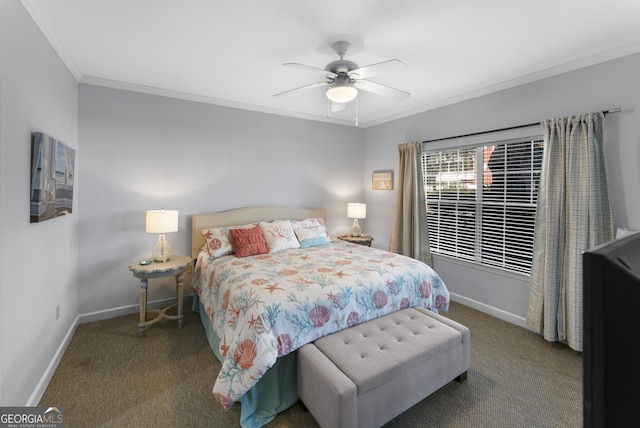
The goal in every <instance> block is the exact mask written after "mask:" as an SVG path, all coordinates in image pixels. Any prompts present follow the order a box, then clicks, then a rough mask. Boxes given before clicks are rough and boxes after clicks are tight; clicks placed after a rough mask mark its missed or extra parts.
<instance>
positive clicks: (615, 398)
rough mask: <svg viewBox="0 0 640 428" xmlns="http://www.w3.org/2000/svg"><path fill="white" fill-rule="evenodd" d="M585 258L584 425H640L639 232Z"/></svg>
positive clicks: (584, 255) (613, 242)
mask: <svg viewBox="0 0 640 428" xmlns="http://www.w3.org/2000/svg"><path fill="white" fill-rule="evenodd" d="M582 261H583V285H584V288H583V291H584V310H583V315H584V342H583V360H582V362H583V394H584V395H583V411H584V426H585V427H589V428H591V427H598V428H599V427H624V426H630V425H629V423H640V367H639V365H640V364H639V363H640V354H639V353H638V352H637V350H636V349H637V347H638V344H639V343H640V233H635V234H632V235H629V236H627V237H625V238H622V239H617V240H614V241H611V242H608V243H606V244H603V245H600V246H597V247H594V248H591V249H589V250H588V251H586V252H585V253H584V254H583V259H582ZM632 421H635V422H632ZM636 426H637V425H636Z"/></svg>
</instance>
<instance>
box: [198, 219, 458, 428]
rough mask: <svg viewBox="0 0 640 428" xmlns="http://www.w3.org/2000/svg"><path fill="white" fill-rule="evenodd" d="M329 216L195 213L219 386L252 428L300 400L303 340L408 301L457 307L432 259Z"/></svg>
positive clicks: (202, 303) (201, 301) (205, 318)
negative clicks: (342, 234)
mask: <svg viewBox="0 0 640 428" xmlns="http://www.w3.org/2000/svg"><path fill="white" fill-rule="evenodd" d="M325 221H326V210H325V209H305V208H289V207H248V208H240V209H236V210H230V211H224V212H218V213H206V214H196V215H193V216H192V257H193V258H194V260H196V262H195V269H194V274H193V279H192V286H193V288H194V291H195V298H194V303H193V307H194V310H196V311H198V312H199V313H200V319H201V321H202V324H203V326H204V329H205V331H206V334H207V338H208V340H209V344H210V346H211V348H212V350H213V352H214V354H215V355H216V357H217V358H218V359H219V360H220V362H221V364H222V368H221V370H220V372H219V373H218V377H217V379H216V382H215V384H214V386H213V394H214V397H215V398H216V400H217V401H218V402H219V403H220V404H221V405H222V406H223V407H224V408H225V409H230V408H231V406H232V405H233V404H234V403H236V402H238V401H239V402H240V403H241V416H240V419H241V420H240V425H241V426H242V427H244V428H253V427H260V426H263V425H265V424H267V423H269V422H270V421H271V420H273V418H274V417H275V416H276V415H277V414H278V413H279V412H281V411H284V410H286V409H287V408H288V407H290V406H291V405H293V404H295V403H296V401H297V400H298V397H297V393H296V350H297V349H298V348H299V347H301V346H302V345H304V344H306V343H310V342H313V341H314V340H315V339H317V338H319V337H322V336H325V335H327V334H330V333H333V332H336V331H339V330H342V329H344V328H349V327H351V326H353V325H356V324H359V323H362V322H364V321H368V320H370V319H373V318H377V317H380V316H383V315H386V314H388V313H390V312H394V311H397V310H400V309H404V308H407V307H413V306H423V307H425V308H427V309H431V310H433V311H435V312H438V311H441V310H447V309H448V306H449V292H448V290H447V288H446V286H445V284H444V283H443V282H442V280H441V279H440V277H439V276H438V275H437V274H436V273H435V272H434V271H433V270H432V269H431V268H430V267H429V266H427V265H426V264H424V263H422V262H420V261H417V260H415V259H412V258H409V257H405V256H401V255H398V254H394V253H390V252H387V251H383V250H379V249H376V248H369V247H365V246H361V245H357V244H353V243H349V242H345V241H342V240H334V239H331V238H330V237H329V235H328V233H327V229H326V226H325ZM262 241H264V243H263V242H262ZM235 244H237V245H235ZM265 244H266V245H265Z"/></svg>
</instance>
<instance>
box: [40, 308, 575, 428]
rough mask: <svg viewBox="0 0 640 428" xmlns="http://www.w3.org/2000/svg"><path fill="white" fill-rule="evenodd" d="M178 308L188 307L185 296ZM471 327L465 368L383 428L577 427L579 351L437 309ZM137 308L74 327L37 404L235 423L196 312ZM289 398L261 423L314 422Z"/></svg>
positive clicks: (120, 419) (166, 421)
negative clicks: (219, 392) (460, 376)
mask: <svg viewBox="0 0 640 428" xmlns="http://www.w3.org/2000/svg"><path fill="white" fill-rule="evenodd" d="M185 307H190V305H188V304H186V305H185ZM443 315H444V316H447V317H450V318H452V319H454V320H456V321H458V322H460V323H462V324H464V325H466V326H467V327H469V329H470V330H471V368H470V370H469V373H468V378H467V380H466V381H465V382H463V383H457V382H452V383H450V384H448V385H446V386H445V387H443V388H442V389H440V390H439V391H437V392H436V393H434V394H432V395H431V396H429V397H427V398H426V399H425V400H423V401H421V402H420V403H418V404H417V405H416V406H414V407H412V408H411V409H409V410H408V411H407V412H405V413H404V414H402V415H400V416H398V417H397V418H396V419H394V420H392V421H391V422H389V423H388V424H387V425H385V427H389V428H390V427H397V428H406V427H438V428H443V427H451V428H454V427H455V428H469V427H483V428H484V427H496V428H502V427H504V428H507V427H508V428H516V427H562V428H570V427H581V426H582V360H581V357H580V356H579V355H578V354H577V353H576V352H574V351H572V350H570V349H568V348H567V347H566V346H563V345H557V344H550V343H548V342H546V341H545V340H544V339H542V338H541V337H539V336H538V335H536V334H534V333H531V332H529V331H527V330H525V329H522V328H520V327H517V326H514V325H512V324H509V323H507V322H504V321H501V320H498V319H496V318H493V317H491V316H488V315H486V314H483V313H481V312H478V311H476V310H473V309H470V308H468V307H466V306H463V305H460V304H456V303H455V302H454V303H452V304H451V308H450V310H449V312H446V313H443ZM137 318H138V315H137V314H133V315H128V316H123V317H118V318H113V319H109V320H105V321H99V322H94V323H88V324H83V325H80V326H79V327H78V329H77V330H76V332H75V334H74V336H73V338H72V340H71V343H70V344H69V347H68V348H67V351H66V352H65V355H64V356H63V358H62V360H61V362H60V365H59V366H58V368H57V370H56V372H55V374H54V376H53V378H52V380H51V382H50V384H49V385H48V387H47V389H46V391H45V393H44V395H43V397H42V400H41V402H40V404H39V405H41V406H57V407H62V408H63V409H64V417H65V427H66V428H76V427H79V428H84V427H141V426H145V427H216V428H219V427H237V426H239V415H240V408H239V405H235V406H234V407H233V408H232V409H231V410H230V411H229V412H224V411H223V410H222V409H221V407H220V406H219V405H218V404H217V403H216V402H215V400H214V399H213V396H212V393H211V389H212V387H213V383H214V381H215V377H216V374H217V372H218V370H219V368H220V363H218V361H217V360H216V359H215V357H214V355H213V353H212V351H211V349H210V348H209V346H208V344H207V339H206V337H205V334H204V329H203V327H202V325H201V324H200V320H199V317H198V315H197V314H193V313H191V312H190V311H186V317H185V320H184V326H183V328H182V330H178V329H177V326H176V322H175V321H169V320H164V321H162V322H160V323H158V324H155V325H153V326H151V327H150V328H148V329H147V333H146V337H145V338H143V339H141V338H139V337H138V328H137V322H138V320H137ZM317 426H318V425H317V423H316V422H315V420H314V419H313V416H312V415H311V414H310V413H308V412H304V411H303V410H302V408H301V407H300V406H299V405H298V404H296V405H294V406H293V407H291V408H289V409H288V410H287V411H285V412H283V413H281V414H280V415H278V417H276V419H275V420H274V421H273V422H271V423H270V424H269V425H268V427H272V428H273V427H278V428H285V427H287V428H299V427H317Z"/></svg>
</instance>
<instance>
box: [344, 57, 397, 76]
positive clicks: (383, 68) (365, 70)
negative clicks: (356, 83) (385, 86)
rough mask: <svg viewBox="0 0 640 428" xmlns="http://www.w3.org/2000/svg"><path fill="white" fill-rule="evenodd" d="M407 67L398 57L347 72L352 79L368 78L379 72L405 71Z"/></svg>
mask: <svg viewBox="0 0 640 428" xmlns="http://www.w3.org/2000/svg"><path fill="white" fill-rule="evenodd" d="M408 68H409V67H407V64H405V63H404V62H402V61H400V60H399V59H390V60H387V61H382V62H379V63H376V64H371V65H365V66H364V67H360V68H356V69H355V70H351V71H350V72H348V73H347V74H348V75H349V77H352V78H354V79H368V78H369V77H373V76H378V75H380V74H388V73H396V72H398V71H405V70H407V69H408Z"/></svg>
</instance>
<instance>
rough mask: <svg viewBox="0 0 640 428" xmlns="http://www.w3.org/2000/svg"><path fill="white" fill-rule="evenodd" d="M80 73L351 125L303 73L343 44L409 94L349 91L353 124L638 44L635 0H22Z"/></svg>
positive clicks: (639, 10) (381, 79)
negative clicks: (391, 65)
mask: <svg viewBox="0 0 640 428" xmlns="http://www.w3.org/2000/svg"><path fill="white" fill-rule="evenodd" d="M22 3H23V4H24V5H25V7H26V8H27V10H28V11H29V13H30V14H31V15H32V16H33V18H34V20H35V22H36V23H37V25H38V26H39V27H40V28H41V30H42V32H43V33H44V35H45V36H46V37H47V39H48V40H49V41H50V43H51V44H52V45H53V47H54V48H55V49H56V51H57V52H58V54H59V55H60V57H61V58H62V59H63V61H64V62H65V63H66V65H67V67H68V68H69V70H71V72H72V73H73V75H74V76H75V77H76V79H77V80H78V81H80V82H84V83H90V84H97V85H104V86H109V87H115V88H123V89H129V90H134V91H140V92H146V93H153V94H160V95H167V96H173V97H177V98H184V99H191V100H196V101H202V102H209V103H213V104H220V105H226V106H232V107H238V108H243V109H249V110H256V111H263V112H270V113H275V114H281V115H287V116H293V117H302V118H307V119H312V120H319V121H328V122H334V123H342V124H346V125H354V124H355V119H356V102H351V103H349V104H348V108H347V109H346V110H345V111H343V112H339V113H338V112H336V113H333V114H332V117H331V118H328V117H327V113H328V102H327V98H326V97H325V95H324V92H325V91H326V88H322V87H317V88H313V89H308V90H305V91H301V92H297V93H294V94H290V95H287V96H285V97H280V98H273V97H272V95H273V94H276V93H279V92H283V91H286V90H288V89H292V88H296V87H298V86H303V85H307V84H311V83H315V82H318V81H320V80H323V78H322V76H320V79H319V78H318V77H319V76H318V75H315V74H314V73H310V72H309V71H306V70H301V69H296V68H292V67H285V66H283V63H286V62H298V63H303V64H306V65H310V66H313V67H318V68H324V66H325V65H326V64H327V63H329V62H331V61H333V60H336V59H338V57H337V56H336V55H335V53H334V52H333V51H332V49H331V48H330V45H331V44H332V43H333V42H335V41H338V40H346V41H349V42H351V43H352V45H353V46H352V48H351V50H350V52H349V53H348V54H347V56H346V57H345V59H348V60H351V61H354V62H356V63H357V64H358V65H359V66H365V65H369V64H373V63H378V62H381V61H385V60H388V59H399V60H401V61H403V62H404V63H405V64H407V66H408V70H407V71H402V72H399V73H396V74H386V75H380V76H376V77H373V78H371V79H370V80H373V81H375V82H378V83H382V84H384V85H388V86H393V87H396V88H399V89H402V90H404V91H407V92H410V93H411V96H410V98H409V99H408V100H406V101H402V102H399V101H395V100H393V99H389V98H385V97H382V96H379V95H375V94H371V93H366V92H363V91H360V94H359V95H358V103H357V106H358V109H357V110H358V111H357V117H358V119H359V126H364V127H366V126H371V125H374V124H378V123H382V122H385V121H388V120H392V119H396V118H400V117H404V116H408V115H411V114H415V113H418V112H421V111H426V110H428V109H432V108H436V107H440V106H443V105H447V104H451V103H453V102H457V101H462V100H465V99H469V98H472V97H475V96H479V95H483V94H486V93H490V92H494V91H497V90H501V89H505V88H508V87H512V86H516V85H519V84H523V83H527V82H530V81H533V80H538V79H541V78H545V77H549V76H552V75H556V74H559V73H563V72H567V71H571V70H574V69H577V68H581V67H585V66H588V65H592V64H596V63H599V62H602V61H606V60H609V59H613V58H617V57H621V56H624V55H628V54H631V53H635V52H640V1H638V0H606V1H605V0H536V1H531V0H482V1H478V0H428V1H427V0H393V1H391V0H342V1H334V0H324V1H314V2H311V1H305V0H236V1H228V0H227V1H221V0H179V1H177V0H55V1H52V0H22Z"/></svg>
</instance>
